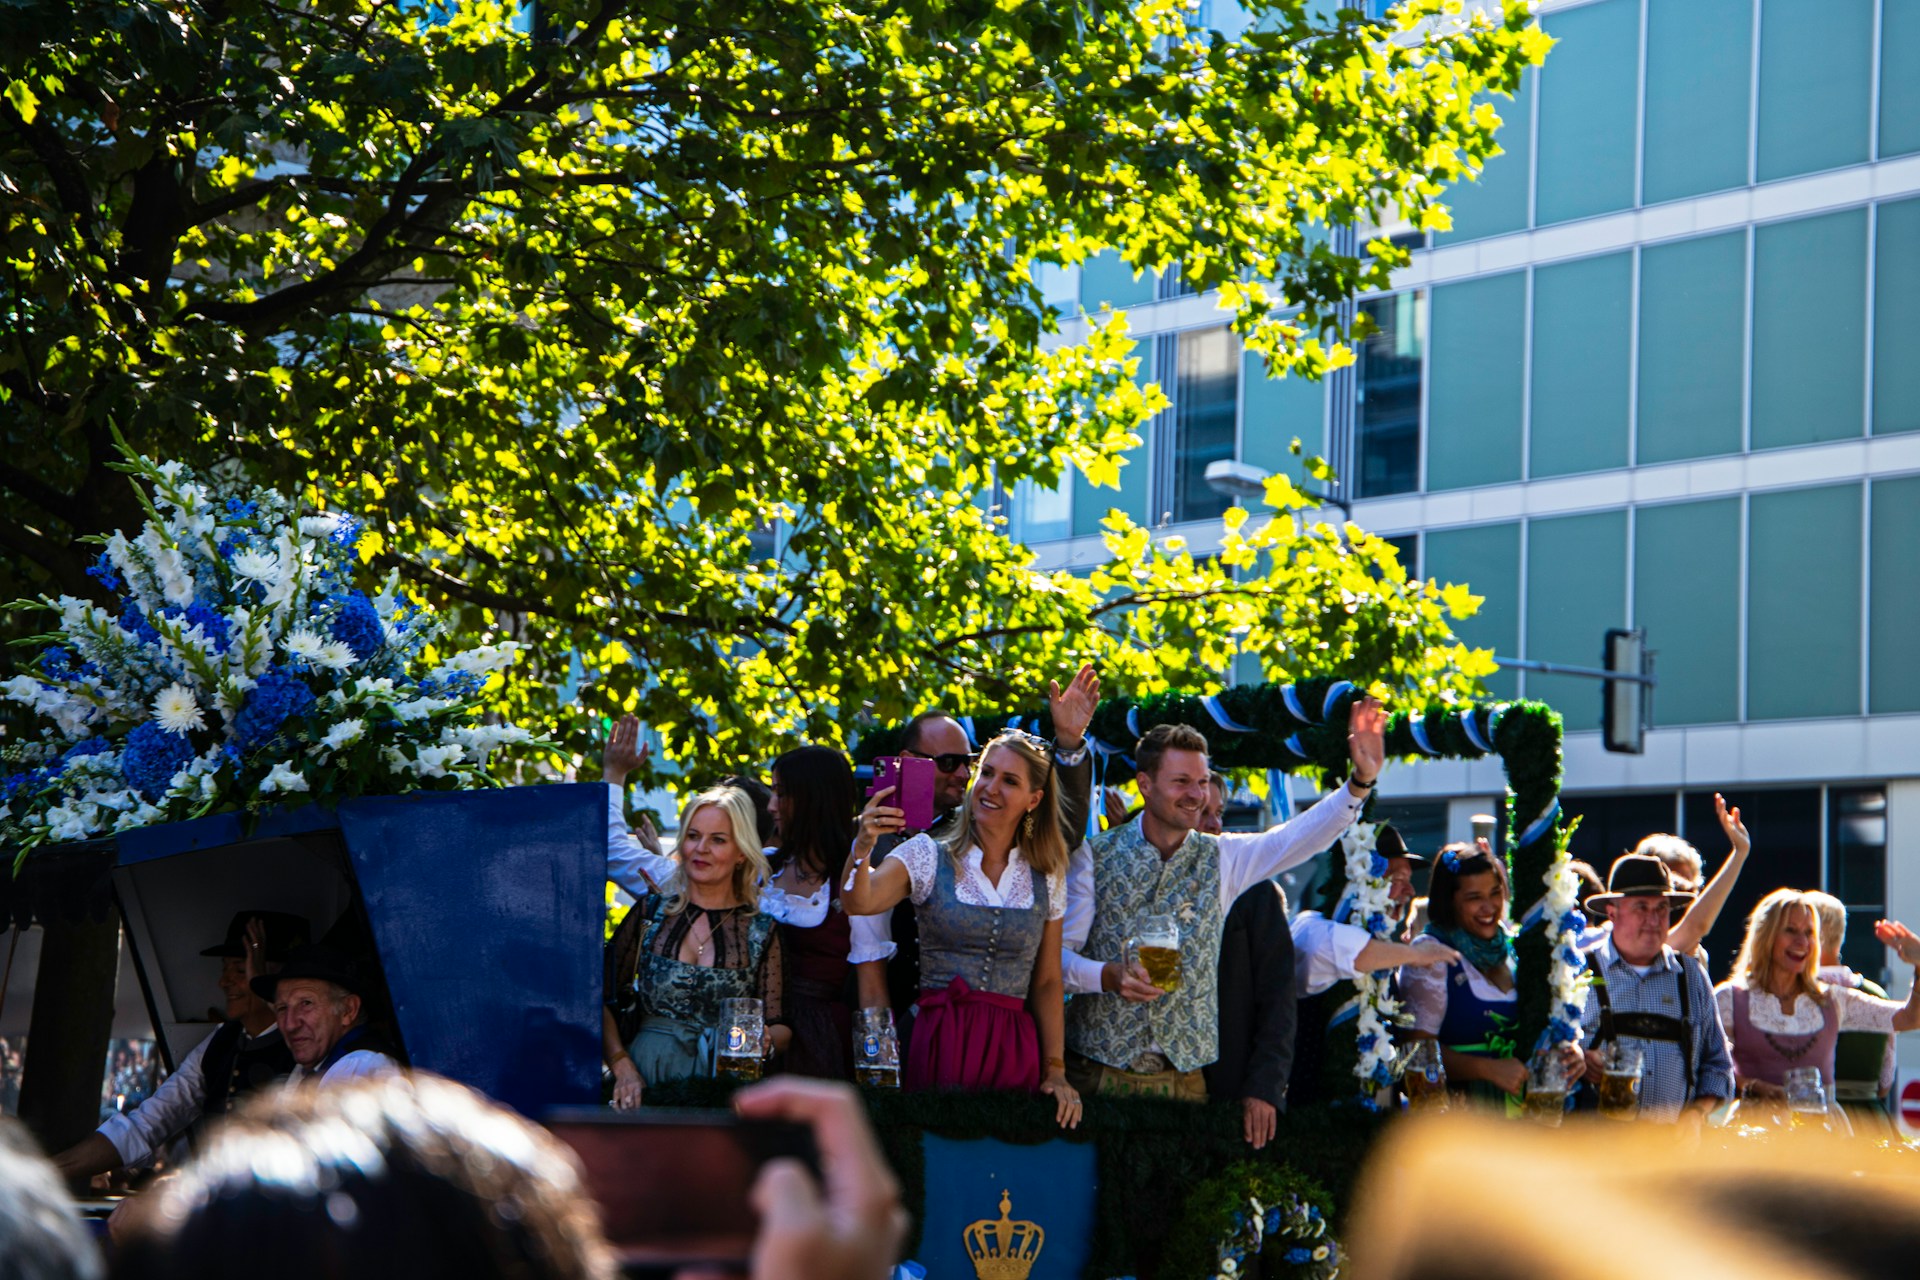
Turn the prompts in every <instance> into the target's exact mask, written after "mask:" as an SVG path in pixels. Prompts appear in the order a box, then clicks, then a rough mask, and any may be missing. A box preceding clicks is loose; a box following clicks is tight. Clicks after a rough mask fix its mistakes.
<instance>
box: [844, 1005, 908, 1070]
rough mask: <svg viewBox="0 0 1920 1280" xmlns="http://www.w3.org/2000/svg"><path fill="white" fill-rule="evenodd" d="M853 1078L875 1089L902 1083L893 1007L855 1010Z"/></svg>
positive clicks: (898, 1039)
mask: <svg viewBox="0 0 1920 1280" xmlns="http://www.w3.org/2000/svg"><path fill="white" fill-rule="evenodd" d="M853 1078H854V1081H855V1083H858V1084H863V1085H866V1086H868V1087H870V1088H875V1089H898V1088H899V1087H900V1037H899V1035H898V1033H897V1032H896V1031H895V1030H894V1026H893V1010H891V1009H887V1008H878V1009H858V1010H855V1012H854V1015H853Z"/></svg>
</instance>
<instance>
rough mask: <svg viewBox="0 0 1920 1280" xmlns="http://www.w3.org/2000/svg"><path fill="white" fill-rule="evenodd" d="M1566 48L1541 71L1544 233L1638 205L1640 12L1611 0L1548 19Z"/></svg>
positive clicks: (1537, 209) (1539, 211) (1628, 2)
mask: <svg viewBox="0 0 1920 1280" xmlns="http://www.w3.org/2000/svg"><path fill="white" fill-rule="evenodd" d="M1540 25H1541V26H1543V27H1545V28H1546V31H1547V34H1548V35H1550V36H1552V37H1553V38H1554V39H1555V40H1558V41H1559V42H1560V43H1559V44H1557V45H1556V46H1554V50H1553V53H1552V55H1551V56H1549V57H1548V59H1547V63H1546V66H1545V67H1543V68H1542V69H1541V71H1540V190H1539V193H1538V195H1537V196H1536V197H1535V205H1534V215H1535V219H1536V221H1538V222H1539V223H1540V224H1541V225H1542V226H1545V225H1546V224H1547V223H1550V222H1565V221H1566V220H1568V219H1569V218H1585V217H1588V216H1590V215H1592V214H1596V213H1608V212H1611V211H1612V210H1615V209H1625V208H1628V207H1629V206H1631V205H1632V204H1633V152H1634V130H1635V116H1636V114H1637V112H1638V109H1639V103H1638V98H1639V92H1640V89H1639V84H1640V75H1639V65H1640V5H1639V3H1638V0H1603V3H1600V4H1589V5H1582V6H1581V7H1580V8H1577V9H1569V10H1567V11H1566V12H1564V13H1556V14H1554V15H1552V16H1551V17H1549V18H1547V19H1545V20H1544V21H1543V22H1542V23H1541V24H1540Z"/></svg>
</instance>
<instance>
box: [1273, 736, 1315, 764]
mask: <svg viewBox="0 0 1920 1280" xmlns="http://www.w3.org/2000/svg"><path fill="white" fill-rule="evenodd" d="M1280 745H1281V746H1283V747H1285V748H1286V749H1287V750H1289V751H1291V752H1293V754H1295V755H1297V756H1299V757H1300V758H1301V759H1302V760H1311V759H1313V757H1312V756H1310V755H1308V754H1307V749H1306V748H1305V747H1303V746H1301V745H1300V735H1299V734H1297V733H1296V734H1294V735H1293V736H1292V737H1291V738H1288V739H1287V740H1286V741H1285V742H1283V743H1281V744H1280Z"/></svg>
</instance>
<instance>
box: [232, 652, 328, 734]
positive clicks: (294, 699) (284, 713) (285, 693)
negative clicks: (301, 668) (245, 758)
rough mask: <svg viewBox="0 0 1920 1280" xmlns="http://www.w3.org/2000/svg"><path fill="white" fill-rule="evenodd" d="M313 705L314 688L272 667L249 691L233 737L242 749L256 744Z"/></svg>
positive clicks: (235, 725) (242, 705) (234, 721)
mask: <svg viewBox="0 0 1920 1280" xmlns="http://www.w3.org/2000/svg"><path fill="white" fill-rule="evenodd" d="M312 705H313V690H311V689H309V688H307V686H306V685H305V684H304V683H303V682H302V681H301V680H300V679H299V678H298V677H296V676H292V675H289V674H288V673H287V672H285V671H282V670H281V669H280V668H278V667H270V668H268V669H267V673H266V674H265V675H263V676H261V677H260V683H258V684H256V685H254V686H253V688H252V689H250V690H248V691H247V699H246V701H245V702H243V703H241V705H240V713H239V714H238V715H236V716H235V717H234V718H233V733H234V738H235V740H236V741H238V742H239V743H240V745H241V747H242V748H243V749H245V748H252V747H257V746H259V745H260V744H262V743H264V742H267V741H270V740H271V739H272V738H273V735H274V734H276V733H278V732H280V726H281V725H283V724H285V723H286V722H287V721H288V720H289V719H291V718H292V717H294V716H297V715H299V714H300V713H301V712H303V711H305V710H306V709H307V708H308V707H310V706H312Z"/></svg>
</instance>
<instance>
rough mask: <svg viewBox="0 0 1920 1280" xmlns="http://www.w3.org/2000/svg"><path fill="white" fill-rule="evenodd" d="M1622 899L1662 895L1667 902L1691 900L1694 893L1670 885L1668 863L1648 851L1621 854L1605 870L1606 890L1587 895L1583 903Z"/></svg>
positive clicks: (1599, 902) (1593, 904) (1671, 880)
mask: <svg viewBox="0 0 1920 1280" xmlns="http://www.w3.org/2000/svg"><path fill="white" fill-rule="evenodd" d="M1621 898H1665V899H1666V900H1667V901H1668V902H1692V901H1693V895H1692V894H1691V893H1684V892H1682V891H1680V890H1678V889H1676V888H1674V887H1673V872H1671V871H1669V870H1667V864H1666V863H1664V862H1662V861H1660V859H1658V858H1656V857H1654V856H1653V855H1652V854H1648V853H1623V854H1621V855H1620V856H1619V857H1617V858H1615V859H1614V860H1613V866H1612V867H1611V868H1609V869H1608V871H1607V891H1606V892H1605V893H1596V894H1593V895H1591V896H1590V897H1588V899H1587V901H1586V905H1587V906H1589V907H1592V906H1598V905H1600V904H1601V903H1604V902H1615V901H1618V900H1619V899H1621Z"/></svg>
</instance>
